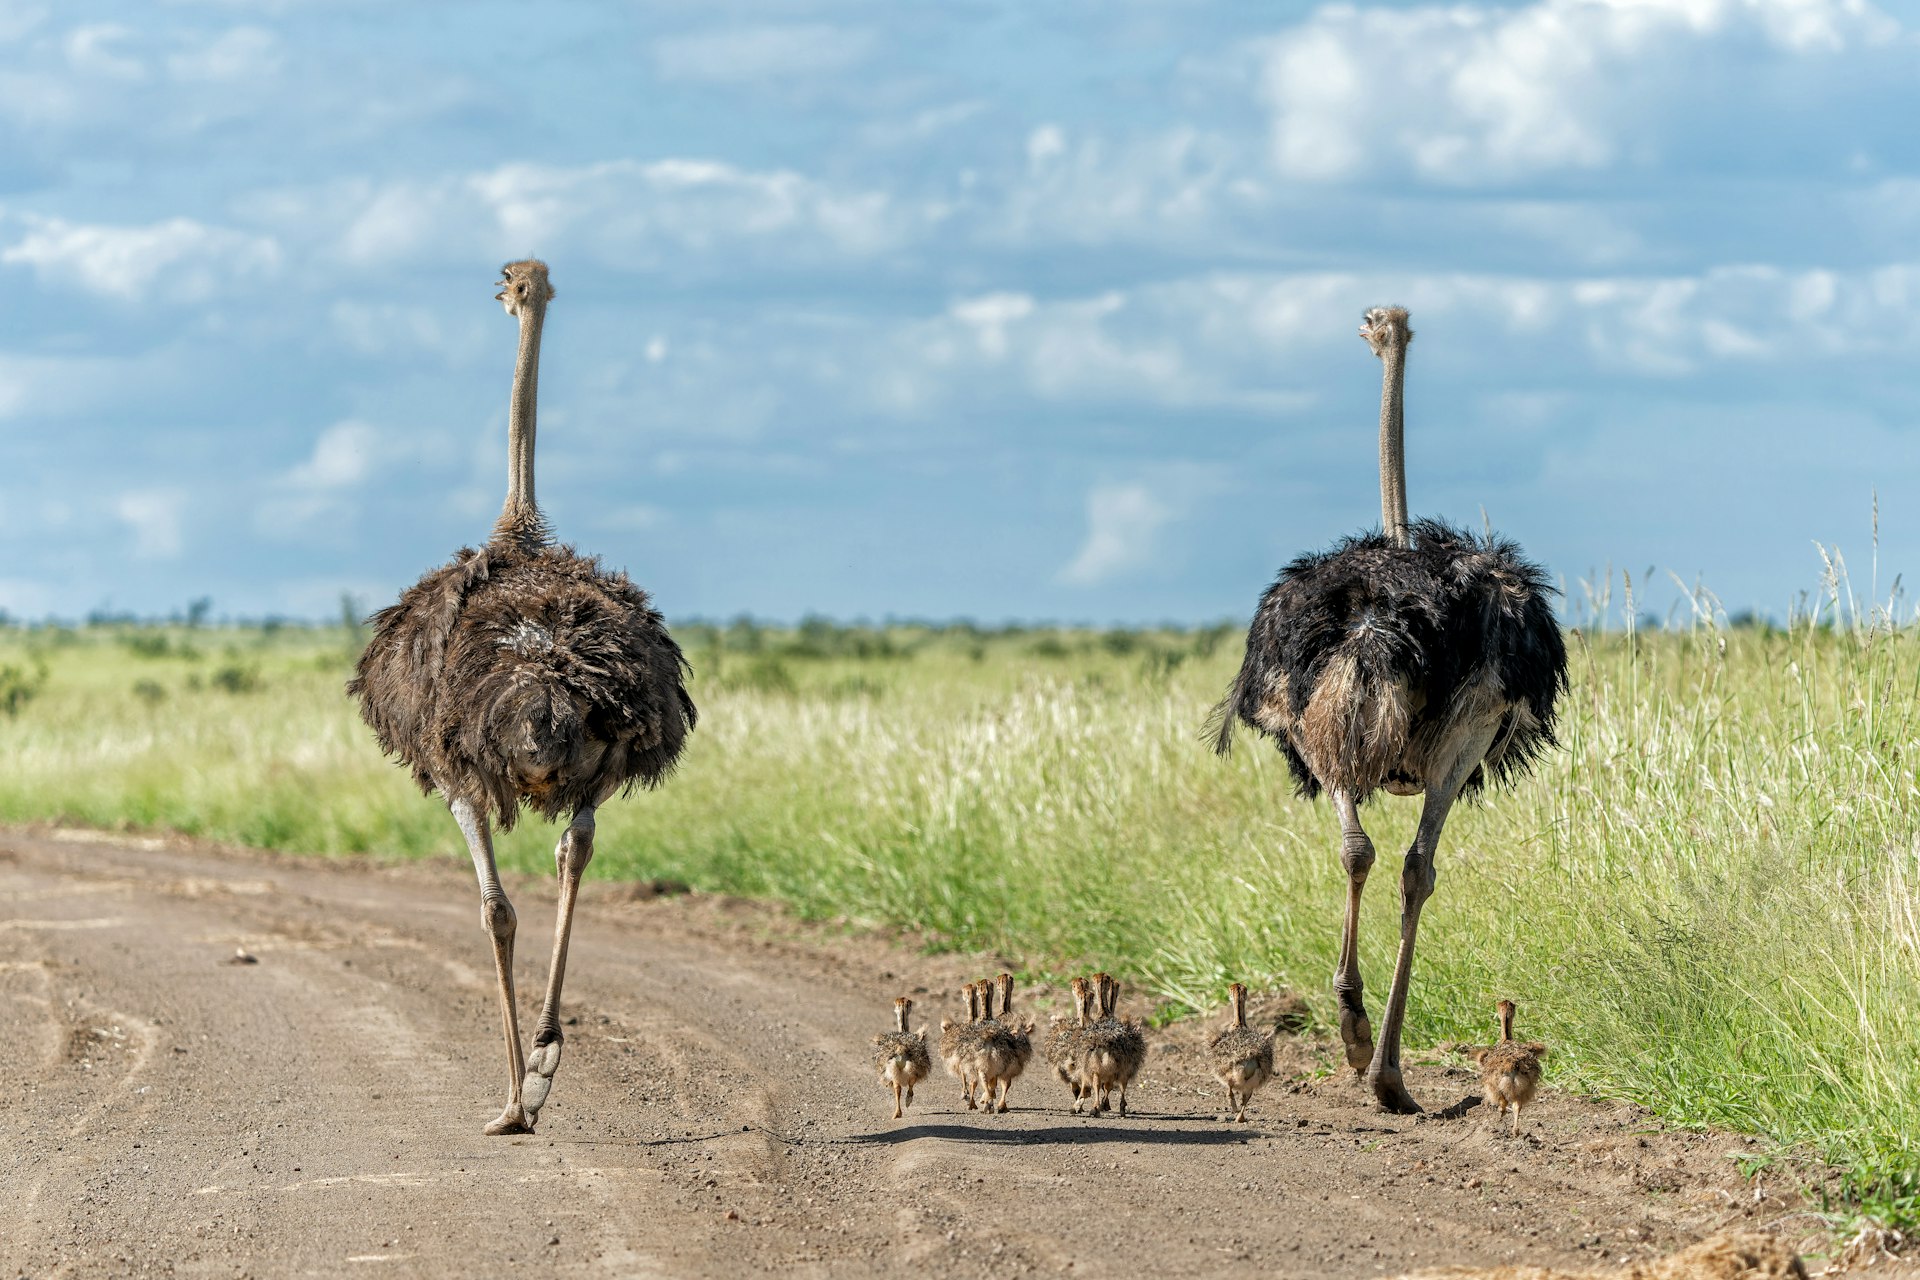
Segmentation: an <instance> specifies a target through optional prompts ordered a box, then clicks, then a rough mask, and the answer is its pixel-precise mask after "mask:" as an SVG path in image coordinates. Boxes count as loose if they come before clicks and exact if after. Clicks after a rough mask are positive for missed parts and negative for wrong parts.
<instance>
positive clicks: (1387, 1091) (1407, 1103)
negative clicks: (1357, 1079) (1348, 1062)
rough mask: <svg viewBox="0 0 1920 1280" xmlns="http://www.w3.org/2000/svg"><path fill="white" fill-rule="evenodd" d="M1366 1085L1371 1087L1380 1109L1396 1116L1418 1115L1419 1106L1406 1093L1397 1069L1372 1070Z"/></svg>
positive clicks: (1405, 1087)
mask: <svg viewBox="0 0 1920 1280" xmlns="http://www.w3.org/2000/svg"><path fill="white" fill-rule="evenodd" d="M1367 1083H1368V1084H1369V1085H1371V1086H1372V1087H1373V1096H1374V1097H1375V1098H1377V1099H1378V1100H1379V1102H1380V1106H1381V1108H1382V1109H1384V1110H1387V1111H1391V1112H1392V1113H1393V1114H1394V1115H1397V1116H1415V1115H1419V1114H1420V1104H1419V1103H1417V1102H1415V1101H1414V1100H1413V1095H1412V1094H1410V1093H1408V1092H1407V1086H1406V1084H1405V1083H1404V1082H1403V1081H1402V1080H1401V1078H1400V1069H1399V1068H1398V1067H1376V1068H1374V1069H1373V1070H1372V1071H1370V1072H1369V1073H1368V1074H1367Z"/></svg>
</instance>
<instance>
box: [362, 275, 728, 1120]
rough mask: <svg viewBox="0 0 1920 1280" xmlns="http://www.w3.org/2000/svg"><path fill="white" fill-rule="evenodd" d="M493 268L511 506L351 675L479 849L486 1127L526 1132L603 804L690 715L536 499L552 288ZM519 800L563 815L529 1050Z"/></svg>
mask: <svg viewBox="0 0 1920 1280" xmlns="http://www.w3.org/2000/svg"><path fill="white" fill-rule="evenodd" d="M501 272H502V275H503V277H504V278H503V279H502V280H501V281H500V284H501V285H502V286H504V287H503V288H502V290H501V292H500V293H498V294H496V295H495V297H496V299H497V300H498V301H500V302H501V303H502V304H504V305H505V307H506V310H507V314H508V315H510V316H513V317H515V318H516V319H518V320H519V322H520V347H519V354H518V357H517V359H516V362H515V365H514V371H513V396H512V400H511V402H510V407H509V411H508V417H507V456H508V471H507V501H506V505H505V506H504V507H503V508H502V509H501V512H500V519H499V520H498V521H497V522H496V523H495V524H494V526H493V536H492V537H491V538H489V539H488V540H487V544H486V545H485V546H484V547H481V548H480V549H479V550H478V551H475V550H473V549H472V548H462V549H461V550H460V551H459V552H457V553H456V554H455V555H454V558H453V562H452V563H451V564H448V565H445V566H443V567H441V568H439V569H435V570H433V571H432V572H430V573H428V574H427V575H426V576H425V577H424V578H422V579H420V581H419V582H417V583H415V584H414V585H413V586H411V587H409V588H408V589H407V591H406V592H405V593H404V594H403V595H402V596H401V597H400V600H399V602H398V603H397V604H394V605H391V606H389V607H388V608H385V609H382V610H381V611H380V612H379V613H377V614H375V615H374V616H373V617H372V619H370V621H371V623H372V626H373V638H372V640H371V641H370V642H369V643H368V645H367V648H366V651H365V652H364V653H362V654H361V655H360V664H359V667H358V669H357V670H356V672H355V675H354V678H353V679H352V680H351V681H350V682H349V683H348V685H347V691H348V692H349V693H351V694H354V695H356V696H357V697H358V698H359V699H360V715H361V718H362V719H364V720H365V721H366V722H367V724H368V725H370V726H371V727H372V729H373V731H374V735H375V736H376V737H377V738H378V739H379V741H380V746H381V749H382V750H384V751H385V752H387V754H389V755H393V756H397V757H399V758H400V760H401V761H402V762H403V763H405V764H407V765H409V766H411V768H412V769H413V778H414V781H415V782H417V783H418V784H419V785H420V789H421V790H422V791H423V792H426V793H427V794H429V795H430V794H432V793H433V792H434V791H436V790H437V791H439V792H440V793H441V795H442V796H444V797H445V799H446V802H447V807H448V808H449V809H450V810H451V811H452V813H453V819H454V821H455V822H457V823H458V824H459V825H460V831H461V834H462V835H463V836H465V837H466V842H467V848H468V850H469V852H471V853H472V855H473V865H474V870H475V872H476V873H477V874H478V876H479V879H480V915H481V921H482V924H483V925H484V927H485V928H486V930H487V933H488V935H489V936H490V937H491V938H492V941H493V963H494V969H495V972H496V974H497V976H498V978H499V985H500V1021H501V1027H502V1030H503V1032H504V1034H505V1036H506V1042H507V1102H506V1107H505V1109H504V1110H502V1111H501V1113H500V1117H499V1119H497V1120H494V1121H493V1122H492V1123H490V1124H488V1125H487V1127H486V1132H487V1133H489V1134H504V1133H531V1132H532V1131H533V1127H534V1124H535V1122H536V1121H537V1120H538V1119H539V1115H540V1108H541V1107H542V1106H543V1105H544V1104H545V1103H546V1100H547V1094H548V1091H549V1090H550V1089H551V1088H552V1087H553V1077H554V1073H555V1072H556V1071H557V1070H558V1069H559V1066H560V1050H561V1047H562V1044H563V1042H564V1037H563V1035H562V1034H561V1031H560V1016H559V1006H560V986H561V983H562V981H563V980H564V979H565V977H566V970H567V940H568V937H569V935H570V934H571V932H572V928H573V908H574V902H575V900H576V899H577V897H578V895H579V889H580V876H581V873H583V872H584V871H585V870H586V868H587V863H588V862H589V861H590V860H591V859H592V858H593V828H594V811H595V810H596V809H598V808H599V807H600V805H601V804H603V803H605V802H606V800H607V799H608V798H609V797H611V796H612V795H613V794H614V793H615V792H620V791H624V790H627V789H630V788H632V787H633V786H634V785H635V784H639V785H641V786H647V787H652V786H655V785H657V784H658V783H659V782H660V781H661V780H662V779H663V778H665V777H666V776H667V774H668V773H669V772H670V771H671V770H672V768H673V765H674V762H675V761H676V760H677V759H678V758H679V755H680V751H681V748H682V747H683V746H684V745H685V743H686V739H687V733H688V731H689V730H691V729H692V728H693V724H694V718H695V712H694V706H693V700H692V699H691V698H689V697H688V696H687V690H686V686H685V683H684V681H685V679H686V676H687V674H688V669H687V664H686V660H685V659H684V658H683V657H682V656H681V653H680V649H679V646H678V645H676V644H674V642H673V639H672V637H671V636H669V635H668V634H667V628H666V624H665V622H664V621H663V620H662V619H661V616H660V614H659V613H658V612H656V611H655V610H654V608H653V606H652V605H651V604H650V603H649V602H648V600H647V596H646V593H645V592H643V591H641V590H640V589H639V588H638V587H636V586H634V585H633V583H632V582H630V581H628V579H627V576H626V574H624V573H621V572H618V571H609V570H607V569H603V568H602V567H601V566H600V564H599V562H598V561H596V560H592V559H589V558H587V557H585V556H581V555H579V554H577V553H575V551H574V550H573V549H572V548H571V547H566V546H559V545H556V544H555V543H554V542H553V539H552V535H551V534H550V533H549V531H548V528H547V522H546V518H545V517H544V516H542V515H541V513H540V508H539V506H538V505H537V504H536V503H535V501H534V493H533V447H534V404H535V399H536V389H537V385H538V381H539V372H540V330H541V327H542V325H543V324H544V322H545V320H546V315H547V303H548V302H549V301H551V300H552V298H553V288H552V286H550V285H549V284H548V283H547V267H546V264H545V263H542V262H534V261H526V262H510V263H508V264H507V265H506V266H505V267H503V268H502V269H501ZM522 805H526V806H528V807H529V808H531V809H533V810H534V811H535V812H537V813H539V814H540V816H541V817H543V818H545V819H546V820H548V821H549V822H551V821H552V820H554V819H555V818H557V817H559V816H560V815H562V814H567V815H570V817H569V819H568V823H567V827H566V829H565V830H564V831H563V832H562V833H561V835H560V840H559V843H558V845H557V846H556V847H555V849H554V854H553V857H554V864H555V867H556V869H557V870H558V872H559V876H560V906H559V912H558V917H557V919H556V921H555V925H554V935H553V963H552V968H551V970H550V972H549V974H548V978H547V994H546V1000H545V1003H544V1004H542V1006H541V1008H540V1021H539V1024H538V1026H537V1027H536V1028H535V1030H534V1035H533V1044H532V1049H531V1052H530V1053H528V1054H527V1055H526V1056H525V1057H524V1058H523V1057H522V1055H521V1050H520V1022H519V1015H518V1013H517V1011H516V1009H515V1006H514V998H513V938H514V925H515V916H514V910H513V904H512V903H510V902H508V901H507V895H506V892H505V891H504V890H503V889H502V888H501V887H500V876H499V873H498V872H497V870H496V869H495V866H494V855H493V835H492V828H493V827H494V826H498V827H499V828H500V829H501V830H502V831H506V830H510V829H511V828H512V827H513V824H514V822H515V820H516V819H517V818H518V816H519V811H520V807H521V806H522Z"/></svg>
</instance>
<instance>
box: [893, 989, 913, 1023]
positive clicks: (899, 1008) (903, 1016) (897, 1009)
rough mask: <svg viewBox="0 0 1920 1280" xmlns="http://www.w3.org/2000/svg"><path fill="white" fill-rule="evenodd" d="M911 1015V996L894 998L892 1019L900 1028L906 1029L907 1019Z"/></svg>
mask: <svg viewBox="0 0 1920 1280" xmlns="http://www.w3.org/2000/svg"><path fill="white" fill-rule="evenodd" d="M912 1016H913V1000H912V998H911V997H908V996H900V997H898V998H897V999H895V1000H894V1002H893V1020H894V1022H895V1023H896V1024H897V1025H898V1026H899V1028H900V1030H902V1031H905V1030H906V1029H907V1019H908V1018H910V1017H912Z"/></svg>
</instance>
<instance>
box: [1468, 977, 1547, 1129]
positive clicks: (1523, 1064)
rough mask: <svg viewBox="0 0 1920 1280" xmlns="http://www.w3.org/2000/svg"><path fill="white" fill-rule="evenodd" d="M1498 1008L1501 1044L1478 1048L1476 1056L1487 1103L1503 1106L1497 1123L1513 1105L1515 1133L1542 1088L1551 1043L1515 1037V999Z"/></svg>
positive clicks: (1497, 1115)
mask: <svg viewBox="0 0 1920 1280" xmlns="http://www.w3.org/2000/svg"><path fill="white" fill-rule="evenodd" d="M1496 1008H1497V1009H1498V1010H1499V1013H1500V1043H1499V1044H1496V1045H1492V1046H1490V1047H1488V1048H1485V1049H1475V1050H1474V1051H1473V1058H1474V1061H1476V1062H1478V1063H1479V1064H1480V1087H1481V1089H1482V1090H1483V1091H1484V1092H1485V1094H1486V1099H1487V1105H1488V1106H1491V1107H1498V1108H1499V1111H1498V1112H1497V1113H1496V1114H1495V1116H1494V1120H1495V1122H1496V1123H1497V1122H1498V1121H1499V1118H1500V1117H1501V1116H1504V1115H1505V1114H1506V1113H1507V1108H1508V1107H1512V1108H1513V1129H1512V1131H1511V1132H1512V1133H1514V1134H1518V1133H1519V1132H1520V1108H1522V1107H1524V1106H1526V1105H1527V1104H1528V1103H1529V1102H1532V1101H1533V1095H1534V1093H1535V1092H1536V1091H1537V1090H1538V1089H1539V1088H1540V1059H1542V1058H1544V1057H1546V1056H1547V1046H1545V1045H1544V1044H1540V1043H1538V1042H1537V1041H1529V1042H1528V1043H1526V1044H1522V1043H1520V1042H1519V1041H1518V1040H1515V1039H1514V1038H1513V1013H1514V1008H1513V1001H1511V1000H1502V1001H1501V1002H1500V1003H1499V1005H1497V1006H1496Z"/></svg>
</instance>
